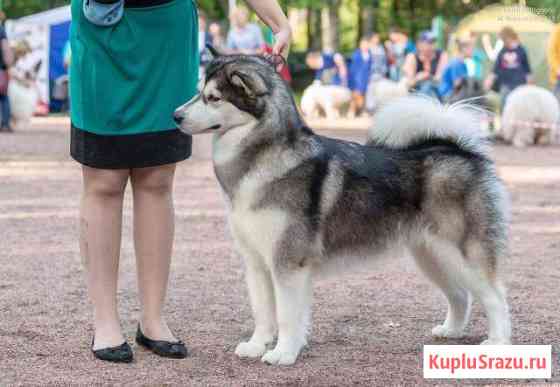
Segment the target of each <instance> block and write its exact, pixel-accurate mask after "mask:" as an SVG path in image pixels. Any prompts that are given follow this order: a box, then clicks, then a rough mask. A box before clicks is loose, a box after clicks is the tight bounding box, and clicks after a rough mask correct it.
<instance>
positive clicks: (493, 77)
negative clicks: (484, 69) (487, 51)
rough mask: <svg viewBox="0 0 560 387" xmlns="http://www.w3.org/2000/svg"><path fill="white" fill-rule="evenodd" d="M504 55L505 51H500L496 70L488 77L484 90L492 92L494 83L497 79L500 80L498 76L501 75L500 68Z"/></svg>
mask: <svg viewBox="0 0 560 387" xmlns="http://www.w3.org/2000/svg"><path fill="white" fill-rule="evenodd" d="M503 54H504V53H503V50H500V53H499V54H498V56H497V58H496V61H495V62H494V69H493V70H492V72H491V73H490V74H488V77H486V80H485V81H484V88H485V89H486V90H490V89H491V88H492V85H493V84H494V82H496V79H498V76H499V75H500V73H501V67H500V66H501V63H502V56H503Z"/></svg>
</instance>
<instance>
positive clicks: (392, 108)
mask: <svg viewBox="0 0 560 387" xmlns="http://www.w3.org/2000/svg"><path fill="white" fill-rule="evenodd" d="M483 116H484V110H482V109H480V108H478V107H475V106H472V105H469V104H468V103H465V102H459V103H455V104H453V105H442V104H441V103H440V102H439V101H437V100H435V99H433V98H428V97H424V96H419V95H413V96H408V97H403V98H399V99H397V100H395V101H393V102H391V103H389V104H387V105H386V106H384V107H383V108H381V110H380V111H379V112H378V113H377V114H376V115H375V117H374V119H373V126H372V127H371V128H370V129H369V132H368V140H367V143H368V144H369V145H383V146H387V147H390V148H405V147H407V146H410V145H414V144H420V143H423V142H426V141H430V140H446V141H451V142H453V143H455V144H456V145H457V146H458V147H459V148H461V149H463V150H465V151H467V152H471V153H476V154H481V155H487V154H488V141H487V140H486V138H485V135H484V133H483V131H482V127H481V118H482V117H483Z"/></svg>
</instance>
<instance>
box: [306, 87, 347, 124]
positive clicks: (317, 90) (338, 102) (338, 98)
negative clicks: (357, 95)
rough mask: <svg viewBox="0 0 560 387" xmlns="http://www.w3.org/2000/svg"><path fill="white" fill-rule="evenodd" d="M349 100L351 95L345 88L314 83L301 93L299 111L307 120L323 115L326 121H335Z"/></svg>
mask: <svg viewBox="0 0 560 387" xmlns="http://www.w3.org/2000/svg"><path fill="white" fill-rule="evenodd" d="M351 100H352V93H351V92H350V89H348V88H347V87H344V86H336V85H323V84H322V83H321V81H314V82H313V83H312V84H311V85H310V86H309V87H308V88H307V89H305V90H304V92H303V96H302V97H301V110H302V112H303V114H304V115H305V116H306V117H307V118H317V117H320V116H321V113H324V115H325V116H326V117H327V118H328V119H336V118H340V116H341V115H342V110H343V109H344V108H345V107H346V106H348V105H349V104H350V101H351Z"/></svg>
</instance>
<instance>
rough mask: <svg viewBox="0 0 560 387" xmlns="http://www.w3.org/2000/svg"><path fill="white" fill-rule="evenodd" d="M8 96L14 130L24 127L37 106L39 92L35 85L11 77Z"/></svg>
mask: <svg viewBox="0 0 560 387" xmlns="http://www.w3.org/2000/svg"><path fill="white" fill-rule="evenodd" d="M8 98H9V99H10V107H11V111H12V117H11V119H12V125H13V127H14V129H15V130H18V129H22V128H25V127H26V126H28V125H29V123H30V122H31V117H33V113H34V112H35V109H36V107H37V101H38V100H39V92H38V90H37V87H36V86H35V85H34V84H32V85H30V84H26V83H24V82H21V81H19V80H16V79H13V80H11V81H10V85H9V87H8Z"/></svg>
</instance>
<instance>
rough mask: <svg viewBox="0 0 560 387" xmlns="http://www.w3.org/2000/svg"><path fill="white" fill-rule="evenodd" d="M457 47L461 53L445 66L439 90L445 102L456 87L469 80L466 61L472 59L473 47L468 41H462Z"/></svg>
mask: <svg viewBox="0 0 560 387" xmlns="http://www.w3.org/2000/svg"><path fill="white" fill-rule="evenodd" d="M457 46H458V48H459V53H458V54H457V56H456V57H455V58H453V59H452V60H451V61H449V63H448V64H447V66H445V69H444V70H443V75H442V77H441V83H440V85H439V88H438V91H439V96H440V98H441V99H442V100H444V101H447V100H448V99H449V97H450V96H451V94H452V93H453V89H454V88H455V87H457V86H459V85H460V84H461V82H462V81H463V80H464V79H466V78H468V69H467V64H466V62H465V60H466V59H467V58H470V57H472V54H473V45H472V43H471V42H470V41H468V40H462V41H458V42H457Z"/></svg>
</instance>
